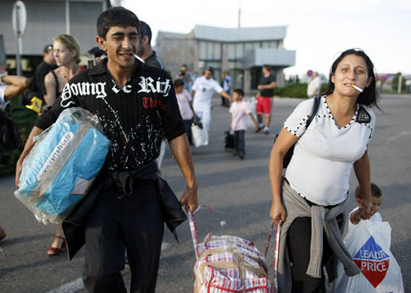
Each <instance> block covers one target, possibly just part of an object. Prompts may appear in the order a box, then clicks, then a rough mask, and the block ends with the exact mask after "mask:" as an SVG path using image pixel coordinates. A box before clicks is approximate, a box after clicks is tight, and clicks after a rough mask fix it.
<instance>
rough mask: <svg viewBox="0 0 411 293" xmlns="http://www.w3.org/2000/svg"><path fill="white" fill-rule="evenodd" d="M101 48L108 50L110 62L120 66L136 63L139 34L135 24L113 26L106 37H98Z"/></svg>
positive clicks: (126, 66) (124, 66)
mask: <svg viewBox="0 0 411 293" xmlns="http://www.w3.org/2000/svg"><path fill="white" fill-rule="evenodd" d="M97 43H98V44H99V46H100V48H101V49H102V50H104V51H106V52H107V58H108V62H109V64H111V65H114V66H118V67H120V68H129V67H132V66H133V65H134V62H135V57H134V55H135V54H137V51H138V45H139V36H138V32H137V29H136V28H135V27H134V26H126V27H123V26H112V27H111V28H110V29H109V30H108V32H107V34H106V38H105V39H104V38H102V37H99V36H98V37H97Z"/></svg>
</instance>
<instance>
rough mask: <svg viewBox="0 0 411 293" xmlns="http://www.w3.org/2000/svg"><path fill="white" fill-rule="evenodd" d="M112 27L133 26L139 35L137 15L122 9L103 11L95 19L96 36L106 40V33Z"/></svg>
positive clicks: (113, 8)
mask: <svg viewBox="0 0 411 293" xmlns="http://www.w3.org/2000/svg"><path fill="white" fill-rule="evenodd" d="M112 26H121V27H124V26H133V27H135V28H136V29H137V32H138V34H140V21H139V20H138V17H137V15H135V14H134V13H133V12H132V11H130V10H127V9H125V8H123V7H119V6H116V7H111V8H109V9H107V10H106V11H103V12H102V13H101V14H100V15H99V17H98V19H97V34H98V36H99V37H102V38H104V39H106V35H107V32H108V31H109V29H110V28H111V27H112Z"/></svg>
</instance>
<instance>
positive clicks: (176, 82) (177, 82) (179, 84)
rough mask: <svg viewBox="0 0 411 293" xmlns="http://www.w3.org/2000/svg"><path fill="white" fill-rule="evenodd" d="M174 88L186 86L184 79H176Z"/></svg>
mask: <svg viewBox="0 0 411 293" xmlns="http://www.w3.org/2000/svg"><path fill="white" fill-rule="evenodd" d="M174 86H175V87H179V86H184V81H183V80H182V79H176V80H175V81H174Z"/></svg>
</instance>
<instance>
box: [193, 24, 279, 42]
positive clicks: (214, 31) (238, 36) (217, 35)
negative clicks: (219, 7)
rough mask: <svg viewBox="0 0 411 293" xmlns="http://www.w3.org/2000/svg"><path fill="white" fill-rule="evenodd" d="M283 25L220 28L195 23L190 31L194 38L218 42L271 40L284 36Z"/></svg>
mask: <svg viewBox="0 0 411 293" xmlns="http://www.w3.org/2000/svg"><path fill="white" fill-rule="evenodd" d="M286 30H287V28H286V27H285V26H267V27H243V28H221V27H213V26H205V25H196V26H195V27H194V29H193V31H192V32H191V33H190V35H192V36H193V37H194V38H195V39H204V40H214V41H220V42H244V41H271V40H282V39H284V38H285V37H286Z"/></svg>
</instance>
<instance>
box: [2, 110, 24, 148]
mask: <svg viewBox="0 0 411 293" xmlns="http://www.w3.org/2000/svg"><path fill="white" fill-rule="evenodd" d="M20 145H21V139H20V134H19V131H18V129H17V127H16V124H14V122H13V119H12V118H11V110H10V106H7V108H6V111H5V112H3V111H0V149H1V150H14V149H17V148H18V147H20Z"/></svg>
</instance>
